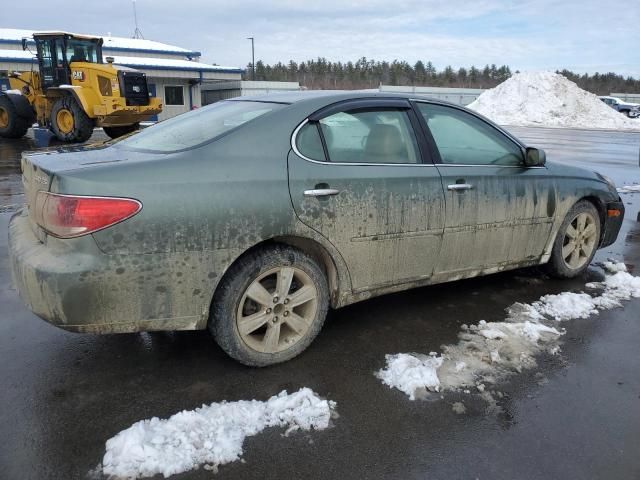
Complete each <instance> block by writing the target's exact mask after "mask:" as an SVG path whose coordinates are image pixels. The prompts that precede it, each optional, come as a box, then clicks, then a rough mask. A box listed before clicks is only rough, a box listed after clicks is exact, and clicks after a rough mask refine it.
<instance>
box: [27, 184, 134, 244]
mask: <svg viewBox="0 0 640 480" xmlns="http://www.w3.org/2000/svg"><path fill="white" fill-rule="evenodd" d="M141 209H142V204H141V203H140V202H139V201H138V200H134V199H132V198H118V197H84V196H81V195H61V194H57V193H49V192H43V191H40V192H38V195H37V198H36V209H35V210H36V211H35V212H34V213H35V221H36V222H37V223H38V225H40V226H41V227H42V228H44V229H45V230H46V231H47V232H49V233H50V234H51V235H54V236H56V237H60V238H72V237H79V236H81V235H86V234H88V233H93V232H96V231H98V230H102V229H103V228H107V227H109V226H111V225H115V224H116V223H118V222H121V221H123V220H126V219H127V218H130V217H132V216H134V215H135V214H136V213H138V212H139V211H140V210H141Z"/></svg>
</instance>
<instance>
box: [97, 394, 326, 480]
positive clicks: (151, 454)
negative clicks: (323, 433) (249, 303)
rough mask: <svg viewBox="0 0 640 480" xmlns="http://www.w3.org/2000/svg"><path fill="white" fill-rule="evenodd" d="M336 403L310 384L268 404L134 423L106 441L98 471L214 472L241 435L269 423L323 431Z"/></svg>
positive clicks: (131, 474)
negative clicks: (314, 390)
mask: <svg viewBox="0 0 640 480" xmlns="http://www.w3.org/2000/svg"><path fill="white" fill-rule="evenodd" d="M335 406H336V404H335V402H332V401H329V400H324V399H322V398H320V397H319V396H318V395H316V394H315V393H314V392H313V391H312V390H310V389H309V388H301V389H300V390H299V391H297V392H295V393H292V394H287V392H286V391H282V392H281V393H279V394H278V395H274V396H273V397H271V398H270V399H269V400H267V401H266V402H261V401H258V400H241V401H237V402H221V403H212V404H210V405H203V406H202V407H200V408H196V409H195V410H184V411H182V412H179V413H177V414H175V415H173V416H172V417H170V418H168V419H166V420H161V419H159V418H156V417H154V418H151V419H147V420H141V421H139V422H137V423H134V424H133V425H132V426H131V427H129V428H127V429H126V430H123V431H121V432H120V433H118V434H117V435H116V436H114V437H113V438H111V439H109V440H107V443H106V453H105V455H104V458H103V461H102V472H103V473H104V474H106V475H109V476H115V477H119V478H120V477H123V478H140V477H151V476H153V475H156V474H162V475H164V476H165V477H168V476H169V475H173V474H176V473H181V472H186V471H189V470H193V469H197V468H199V467H200V466H201V465H204V468H205V469H207V470H217V467H218V465H222V464H225V463H229V462H233V461H236V460H239V459H240V457H241V455H242V452H243V450H242V444H243V443H244V439H245V438H246V437H249V436H253V435H256V434H258V433H260V432H261V431H263V430H264V429H265V428H267V427H284V428H286V432H285V435H287V434H289V433H290V432H292V431H295V430H299V429H300V430H311V429H316V430H323V429H325V428H327V427H328V426H329V421H330V418H331V416H332V412H333V411H334V409H335Z"/></svg>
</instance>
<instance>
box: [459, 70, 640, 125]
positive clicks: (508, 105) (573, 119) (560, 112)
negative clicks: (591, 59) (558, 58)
mask: <svg viewBox="0 0 640 480" xmlns="http://www.w3.org/2000/svg"><path fill="white" fill-rule="evenodd" d="M468 107H469V108H471V109H472V110H475V111H476V112H478V113H480V114H482V115H484V116H486V117H488V118H490V119H491V120H493V121H494V122H496V123H499V124H501V125H522V126H544V127H567V128H589V129H593V128H606V129H615V130H640V121H637V120H635V119H630V118H627V117H626V116H624V115H623V114H621V113H619V112H617V111H616V110H614V109H613V108H611V107H609V106H608V105H606V104H605V103H604V102H602V101H601V100H600V99H599V98H598V97H597V96H596V95H594V94H593V93H589V92H587V91H585V90H582V89H581V88H580V87H578V86H577V85H576V84H575V83H573V82H572V81H570V80H568V79H567V78H566V77H564V76H562V75H560V74H558V73H553V72H522V73H516V74H515V75H513V76H512V77H511V78H509V79H508V80H505V81H504V82H502V83H501V84H500V85H498V86H497V87H495V88H492V89H490V90H487V91H486V92H484V93H482V95H480V96H479V97H478V98H477V99H476V100H475V102H473V103H471V104H469V105H468Z"/></svg>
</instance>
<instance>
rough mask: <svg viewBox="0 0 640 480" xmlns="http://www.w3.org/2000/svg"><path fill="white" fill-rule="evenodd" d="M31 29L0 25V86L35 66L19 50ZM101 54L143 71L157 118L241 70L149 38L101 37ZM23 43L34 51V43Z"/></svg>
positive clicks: (198, 101) (195, 103) (194, 102)
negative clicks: (156, 100)
mask: <svg viewBox="0 0 640 480" xmlns="http://www.w3.org/2000/svg"><path fill="white" fill-rule="evenodd" d="M32 34H33V30H19V29H11V28H0V89H1V90H3V91H4V90H7V89H8V88H9V80H8V78H7V74H8V73H9V72H10V71H25V70H30V69H31V68H37V64H36V62H35V55H34V53H31V52H29V51H23V50H22V39H23V38H28V39H29V38H30V37H31V36H32ZM103 40H104V44H103V46H102V50H103V52H102V53H103V55H104V56H105V57H107V56H109V57H114V59H115V61H114V63H115V64H116V65H123V66H126V67H131V68H135V69H136V70H139V71H141V72H144V73H146V75H147V81H148V84H149V92H150V93H151V94H152V95H154V96H157V97H160V98H161V99H162V103H163V106H164V107H163V111H162V113H161V114H160V115H159V116H158V117H159V118H158V120H164V119H166V118H170V117H173V116H175V115H178V114H180V113H184V112H187V111H189V110H191V109H192V108H194V107H200V106H201V105H202V93H201V92H202V87H203V85H207V84H209V83H216V82H219V81H228V80H238V81H239V80H240V77H241V74H242V70H241V69H240V68H235V67H222V66H218V65H209V64H206V63H201V62H200V57H201V53H200V52H198V51H194V50H188V49H185V48H181V47H177V46H174V45H169V44H166V43H160V42H156V41H153V40H145V39H136V38H123V37H111V36H105V37H103ZM27 45H29V46H31V50H32V51H33V52H35V43H34V42H33V40H31V41H28V42H27Z"/></svg>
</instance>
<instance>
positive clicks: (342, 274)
mask: <svg viewBox="0 0 640 480" xmlns="http://www.w3.org/2000/svg"><path fill="white" fill-rule="evenodd" d="M271 245H288V246H291V247H295V248H298V249H299V250H301V251H303V252H304V253H306V254H307V255H309V256H310V257H311V258H313V259H314V260H315V261H317V262H318V264H319V265H320V267H321V268H322V269H323V270H324V272H325V274H326V276H327V283H328V286H329V303H330V305H331V307H332V308H338V307H340V306H342V305H344V304H345V303H346V302H345V300H346V297H347V295H345V294H348V293H350V292H351V279H350V277H349V273H348V271H347V268H346V265H345V264H344V261H343V260H342V257H340V256H339V254H338V253H337V252H333V254H332V252H330V247H327V246H325V245H323V244H322V243H321V242H320V241H319V240H317V239H314V238H310V237H308V236H304V235H294V234H287V235H278V236H274V237H271V238H268V239H265V240H262V241H260V242H258V243H256V244H255V245H253V246H251V247H250V248H248V249H246V250H244V251H243V252H242V253H241V254H240V255H238V256H237V257H236V258H235V259H233V260H232V261H230V262H229V264H228V265H227V267H226V268H225V269H224V272H222V275H221V276H220V280H219V281H218V282H217V284H216V285H215V287H214V289H213V291H212V292H211V302H210V303H209V308H208V311H207V312H206V316H205V317H206V319H207V322H208V320H209V317H210V312H211V309H212V305H213V302H214V299H215V297H216V293H217V292H218V290H219V289H220V288H221V286H222V285H223V281H224V279H225V277H226V276H227V275H228V274H229V271H230V270H231V268H232V267H233V265H235V264H236V263H237V262H238V261H240V260H241V259H242V258H244V257H245V256H247V255H250V254H251V253H253V252H255V251H256V250H259V249H260V248H264V247H267V246H271Z"/></svg>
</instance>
